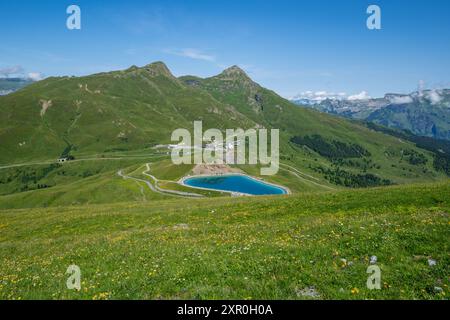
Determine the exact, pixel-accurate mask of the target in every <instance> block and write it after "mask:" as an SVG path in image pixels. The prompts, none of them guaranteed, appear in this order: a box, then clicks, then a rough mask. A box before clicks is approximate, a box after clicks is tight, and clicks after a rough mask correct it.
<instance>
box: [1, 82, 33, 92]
mask: <svg viewBox="0 0 450 320" xmlns="http://www.w3.org/2000/svg"><path fill="white" fill-rule="evenodd" d="M33 82H34V81H33V80H32V79H28V78H0V96H4V95H7V94H10V93H13V92H14V91H17V90H19V89H22V88H23V87H25V86H27V85H29V84H30V83H33Z"/></svg>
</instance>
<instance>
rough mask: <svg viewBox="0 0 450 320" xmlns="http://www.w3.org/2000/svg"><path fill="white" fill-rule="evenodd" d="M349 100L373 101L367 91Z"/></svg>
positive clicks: (350, 97)
mask: <svg viewBox="0 0 450 320" xmlns="http://www.w3.org/2000/svg"><path fill="white" fill-rule="evenodd" d="M347 99H348V100H352V101H354V100H369V99H371V97H370V96H369V94H368V93H367V91H361V92H360V93H358V94H355V95H352V96H349V97H348V98H347Z"/></svg>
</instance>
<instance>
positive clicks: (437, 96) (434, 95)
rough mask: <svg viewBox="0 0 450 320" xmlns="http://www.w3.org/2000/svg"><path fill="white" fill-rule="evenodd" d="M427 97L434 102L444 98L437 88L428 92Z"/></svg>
mask: <svg viewBox="0 0 450 320" xmlns="http://www.w3.org/2000/svg"><path fill="white" fill-rule="evenodd" d="M427 98H428V99H429V100H430V101H431V103H432V104H437V103H439V102H441V100H442V97H441V95H440V94H439V92H438V91H436V90H431V91H430V92H427Z"/></svg>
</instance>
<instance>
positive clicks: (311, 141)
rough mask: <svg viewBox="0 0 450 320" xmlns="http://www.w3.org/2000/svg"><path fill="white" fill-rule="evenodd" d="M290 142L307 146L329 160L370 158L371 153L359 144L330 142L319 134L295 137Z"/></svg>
mask: <svg viewBox="0 0 450 320" xmlns="http://www.w3.org/2000/svg"><path fill="white" fill-rule="evenodd" d="M290 141H291V142H293V143H295V144H297V145H300V146H307V147H308V148H310V149H312V150H314V151H315V152H317V153H318V154H320V155H321V156H322V157H326V158H328V159H345V158H362V157H364V156H370V152H369V151H367V150H366V149H364V148H363V147H361V146H360V145H358V144H355V143H345V142H341V141H337V140H331V141H328V140H326V139H325V138H323V137H322V136H320V135H318V134H315V135H312V136H304V137H301V136H295V137H292V138H291V140H290Z"/></svg>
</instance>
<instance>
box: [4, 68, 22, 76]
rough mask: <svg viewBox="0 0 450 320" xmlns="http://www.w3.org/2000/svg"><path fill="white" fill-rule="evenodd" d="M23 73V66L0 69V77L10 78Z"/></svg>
mask: <svg viewBox="0 0 450 320" xmlns="http://www.w3.org/2000/svg"><path fill="white" fill-rule="evenodd" d="M22 73H23V68H22V67H21V66H12V67H6V68H2V69H0V76H2V77H9V76H10V75H13V74H14V75H18V74H22Z"/></svg>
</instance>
